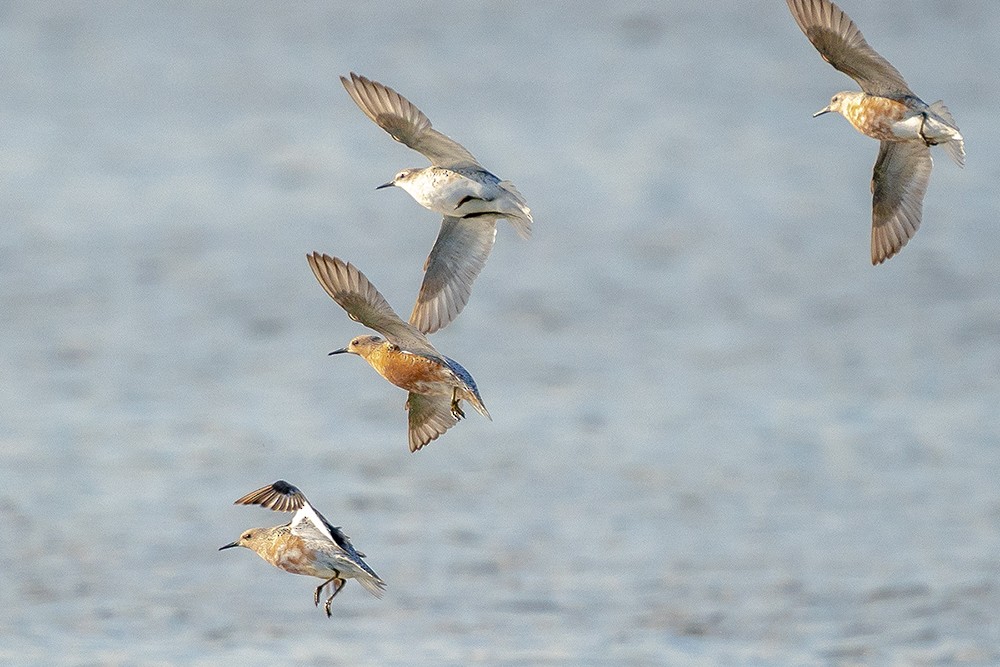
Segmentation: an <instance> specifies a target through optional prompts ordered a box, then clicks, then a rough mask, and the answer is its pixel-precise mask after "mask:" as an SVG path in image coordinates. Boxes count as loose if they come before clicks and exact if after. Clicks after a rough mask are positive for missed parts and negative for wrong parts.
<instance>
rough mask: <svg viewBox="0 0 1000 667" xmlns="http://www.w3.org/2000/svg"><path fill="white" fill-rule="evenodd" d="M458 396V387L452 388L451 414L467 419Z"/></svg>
mask: <svg viewBox="0 0 1000 667" xmlns="http://www.w3.org/2000/svg"><path fill="white" fill-rule="evenodd" d="M461 400H462V399H460V398H459V397H458V389H452V390H451V414H452V415H454V416H455V419H465V413H464V412H462V406H461V405H460V404H459V401H461Z"/></svg>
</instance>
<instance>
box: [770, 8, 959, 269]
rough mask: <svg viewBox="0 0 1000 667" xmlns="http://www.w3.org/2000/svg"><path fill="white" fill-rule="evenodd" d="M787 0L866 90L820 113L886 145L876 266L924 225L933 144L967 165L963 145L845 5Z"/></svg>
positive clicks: (843, 95) (875, 178) (877, 191)
mask: <svg viewBox="0 0 1000 667" xmlns="http://www.w3.org/2000/svg"><path fill="white" fill-rule="evenodd" d="M787 2H788V7H789V9H790V10H791V12H792V16H793V17H794V18H795V21H796V23H798V25H799V27H800V28H801V29H802V32H803V33H805V35H806V37H808V38H809V41H810V42H812V44H813V46H814V47H816V50H817V51H819V53H820V55H821V56H822V57H823V59H824V60H826V61H827V62H828V63H830V64H831V65H833V66H834V67H835V68H836V69H838V70H840V71H841V72H844V73H845V74H847V75H848V76H850V77H851V78H853V79H854V80H855V81H857V83H858V85H859V86H861V90H862V92H854V91H844V92H840V93H837V94H836V95H834V96H833V98H832V99H831V100H830V104H829V105H827V106H826V107H825V108H823V109H821V110H820V111H818V112H817V113H816V114H814V115H815V116H819V115H822V114H824V113H828V112H837V113H840V114H841V115H843V116H844V118H846V119H847V120H848V121H849V122H850V123H851V125H853V126H854V128H855V129H857V130H858V131H859V132H861V133H862V134H865V135H867V136H869V137H872V138H874V139H878V140H879V141H880V142H882V143H881V146H880V148H879V155H878V159H877V160H876V162H875V168H874V170H873V172H872V185H871V189H872V242H871V250H872V263H873V264H880V263H882V262H884V261H885V260H887V259H889V258H890V257H892V256H893V255H895V254H896V253H898V252H899V251H900V249H902V247H903V246H904V245H906V243H907V241H909V240H910V238H912V237H913V235H914V234H916V232H917V229H918V228H919V226H920V222H921V219H922V217H923V198H924V193H925V192H926V191H927V184H928V182H929V181H930V173H931V167H932V165H933V161H932V159H931V155H930V151H929V147H930V146H937V145H942V146H943V147H944V148H945V150H946V151H947V152H948V154H949V155H950V156H951V158H952V159H953V160H954V161H955V163H956V164H958V165H959V166H963V165H964V164H965V140H964V139H963V137H962V134H961V132H959V130H958V127H957V126H956V125H955V120H954V118H952V115H951V112H949V111H948V108H947V107H945V105H944V104H943V103H942V102H940V101H938V102H935V103H934V104H930V105H928V104H926V103H925V102H924V101H923V100H921V99H920V98H918V97H917V96H916V95H915V94H914V93H913V91H912V90H910V87H909V86H908V85H907V84H906V81H905V80H904V79H903V76H902V75H901V74H900V73H899V71H898V70H897V69H896V68H895V67H893V66H892V65H891V64H890V63H889V62H888V61H887V60H886V59H885V58H883V57H882V56H880V55H879V54H878V53H877V52H876V51H875V50H874V49H873V48H871V46H869V45H868V42H866V41H865V38H864V36H863V35H862V34H861V31H860V30H859V29H858V27H857V26H856V25H855V24H854V22H853V21H851V19H850V17H848V16H847V14H845V13H844V11H843V10H842V9H840V7H838V6H837V5H836V4H834V3H833V2H830V0H787Z"/></svg>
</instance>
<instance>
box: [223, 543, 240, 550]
mask: <svg viewBox="0 0 1000 667" xmlns="http://www.w3.org/2000/svg"><path fill="white" fill-rule="evenodd" d="M238 546H240V545H239V543H237V542H230V543H229V544H227V545H226V546H224V547H219V551H222V550H223V549H232V548H233V547H238Z"/></svg>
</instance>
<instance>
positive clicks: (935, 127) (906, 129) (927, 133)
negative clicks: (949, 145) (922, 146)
mask: <svg viewBox="0 0 1000 667" xmlns="http://www.w3.org/2000/svg"><path fill="white" fill-rule="evenodd" d="M890 129H891V131H892V134H893V135H894V136H896V137H899V139H901V140H903V141H910V140H917V139H919V140H920V141H928V140H929V141H931V142H933V143H943V142H945V141H951V140H952V139H957V138H960V137H961V135H959V134H958V133H957V132H956V131H955V130H954V128H952V127H950V126H948V125H947V124H945V123H943V122H941V121H940V120H938V118H937V117H936V116H934V115H933V114H928V115H927V116H924V114H923V113H919V112H918V113H913V114H910V115H907V116H905V117H903V118H902V119H901V120H898V121H896V122H895V123H893V124H892V126H891V128H890Z"/></svg>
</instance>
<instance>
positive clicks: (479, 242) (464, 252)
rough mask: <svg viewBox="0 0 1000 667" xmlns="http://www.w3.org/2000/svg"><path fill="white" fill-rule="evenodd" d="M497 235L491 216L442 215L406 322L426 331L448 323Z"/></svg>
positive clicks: (466, 296) (462, 303) (462, 305)
mask: <svg viewBox="0 0 1000 667" xmlns="http://www.w3.org/2000/svg"><path fill="white" fill-rule="evenodd" d="M496 235H497V225H496V220H495V219H490V218H479V219H475V218H473V219H469V220H461V219H459V218H452V217H445V218H444V220H443V221H442V222H441V231H440V232H438V237H437V240H436V241H435V242H434V247H433V248H431V254H430V255H429V256H428V257H427V262H426V263H425V264H424V271H425V273H424V281H423V283H422V284H421V285H420V293H419V294H418V295H417V302H416V304H415V305H414V306H413V313H411V314H410V324H412V325H413V326H415V327H416V328H417V329H419V330H420V331H422V332H424V333H427V334H430V333H434V332H435V331H437V330H438V329H443V328H444V327H445V326H447V325H448V324H450V323H451V321H452V320H454V319H455V318H456V317H457V316H458V314H459V313H460V312H462V309H463V308H465V304H466V303H468V301H469V296H470V295H471V294H472V283H473V282H474V281H475V280H476V277H477V276H478V275H479V273H480V271H482V270H483V267H484V266H485V265H486V260H487V258H488V257H489V256H490V251H491V250H492V249H493V242H494V240H495V239H496Z"/></svg>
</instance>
